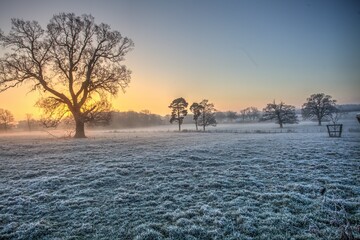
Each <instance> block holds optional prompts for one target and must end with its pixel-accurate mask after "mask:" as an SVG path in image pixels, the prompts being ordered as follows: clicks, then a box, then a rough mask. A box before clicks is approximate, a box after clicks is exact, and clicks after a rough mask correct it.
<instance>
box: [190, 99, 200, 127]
mask: <svg viewBox="0 0 360 240" xmlns="http://www.w3.org/2000/svg"><path fill="white" fill-rule="evenodd" d="M202 109H203V106H202V105H200V104H199V103H196V102H194V103H193V104H191V106H190V111H191V112H192V113H193V114H194V118H193V119H194V121H195V126H196V131H198V125H199V123H198V120H199V117H200V115H201V111H202Z"/></svg>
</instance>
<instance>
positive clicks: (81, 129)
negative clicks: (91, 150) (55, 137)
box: [74, 119, 86, 138]
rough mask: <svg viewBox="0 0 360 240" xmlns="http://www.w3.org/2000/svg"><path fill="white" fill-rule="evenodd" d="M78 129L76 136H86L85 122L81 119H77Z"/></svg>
mask: <svg viewBox="0 0 360 240" xmlns="http://www.w3.org/2000/svg"><path fill="white" fill-rule="evenodd" d="M75 123H76V129H75V136H74V138H86V136H85V124H84V122H83V121H81V120H79V119H75Z"/></svg>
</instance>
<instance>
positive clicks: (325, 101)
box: [301, 93, 337, 125]
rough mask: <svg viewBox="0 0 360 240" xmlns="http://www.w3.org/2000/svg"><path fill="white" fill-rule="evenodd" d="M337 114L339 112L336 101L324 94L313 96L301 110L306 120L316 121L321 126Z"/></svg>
mask: <svg viewBox="0 0 360 240" xmlns="http://www.w3.org/2000/svg"><path fill="white" fill-rule="evenodd" d="M335 112H337V108H336V100H334V99H332V97H331V96H330V95H325V94H324V93H316V94H312V95H311V96H310V97H308V98H307V99H306V103H304V104H303V105H302V109H301V114H302V116H303V118H304V119H316V120H317V121H318V124H319V125H321V122H322V121H323V120H324V118H326V117H329V118H330V117H331V115H332V114H333V113H335Z"/></svg>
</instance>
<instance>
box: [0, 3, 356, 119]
mask: <svg viewBox="0 0 360 240" xmlns="http://www.w3.org/2000/svg"><path fill="white" fill-rule="evenodd" d="M84 3H85V2H84V1H77V2H71V1H61V2H55V1H45V2H44V1H41V0H36V1H32V2H29V1H2V2H1V3H0V5H1V7H0V29H1V30H2V31H3V32H4V33H5V34H8V32H9V28H10V21H11V18H23V19H24V20H31V21H32V20H36V21H38V22H39V23H40V25H41V26H42V27H43V28H44V27H45V26H46V24H47V23H48V22H49V20H50V18H51V17H52V16H53V15H54V14H57V13H59V12H74V13H75V14H76V15H81V14H91V15H92V16H93V17H94V18H95V22H96V23H102V22H103V23H106V24H109V25H110V27H111V29H113V30H118V31H120V33H121V34H122V35H123V36H127V37H129V38H131V39H132V40H133V41H134V43H135V48H134V50H133V51H131V52H129V53H128V54H127V55H126V60H125V61H124V64H125V65H126V66H127V67H129V69H130V70H132V79H131V82H130V86H129V88H127V89H126V93H125V94H123V93H122V92H120V93H119V94H118V96H117V97H113V98H112V103H113V107H114V109H116V110H118V111H129V110H133V111H136V112H139V111H142V110H145V109H146V110H149V111H150V112H151V113H154V114H158V115H161V116H165V115H167V114H169V113H170V109H169V108H168V105H169V104H170V103H171V101H172V100H173V99H175V98H177V97H184V98H185V99H186V100H187V101H188V102H189V104H191V103H192V102H198V101H201V100H202V99H208V100H209V101H210V102H212V103H214V105H215V108H216V109H218V110H219V111H236V112H239V111H240V110H241V109H244V108H246V107H250V106H254V107H257V108H258V109H259V110H262V109H263V108H264V107H265V106H266V104H267V103H270V102H272V101H273V100H276V101H277V102H280V101H283V102H285V103H286V104H290V105H294V106H295V107H296V108H299V107H300V108H301V105H302V104H303V103H304V102H305V101H306V98H308V97H309V96H310V95H311V94H314V93H325V94H328V95H331V96H332V97H333V99H336V100H337V101H338V104H360V96H359V94H358V90H359V89H360V81H359V79H358V78H359V76H360V49H359V48H358V47H357V43H358V42H360V30H359V29H358V28H357V26H358V25H359V24H360V3H359V2H356V1H349V2H342V1H331V2H328V1H318V2H304V1H298V2H287V1H274V2H271V4H269V3H267V2H265V1H259V2H251V1H228V2H226V3H225V4H224V3H221V2H220V1H197V2H193V1H183V2H167V1H151V2H147V1H136V2H133V1H107V2H106V3H107V5H102V3H98V2H96V1H86V4H85V5H84ZM34 16H35V17H34ZM3 52H4V51H3V48H1V49H0V54H1V55H2V53H3ZM30 88H31V86H30V85H24V86H21V87H19V88H14V89H9V90H7V91H5V92H2V93H0V108H3V109H7V110H9V111H11V112H12V113H13V115H14V117H15V120H17V121H19V120H21V119H24V118H25V115H26V113H32V114H33V115H34V116H39V112H38V109H37V108H35V107H34V104H35V103H36V100H37V99H38V96H39V95H38V93H36V92H32V93H27V92H28V91H29V89H30Z"/></svg>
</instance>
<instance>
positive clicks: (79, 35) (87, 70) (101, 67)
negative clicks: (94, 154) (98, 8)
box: [0, 13, 134, 138]
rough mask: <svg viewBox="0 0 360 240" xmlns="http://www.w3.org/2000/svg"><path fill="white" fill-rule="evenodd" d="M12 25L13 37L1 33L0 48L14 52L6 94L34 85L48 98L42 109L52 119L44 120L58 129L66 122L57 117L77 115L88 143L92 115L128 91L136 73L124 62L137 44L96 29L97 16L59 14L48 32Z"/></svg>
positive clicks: (0, 72) (0, 78)
mask: <svg viewBox="0 0 360 240" xmlns="http://www.w3.org/2000/svg"><path fill="white" fill-rule="evenodd" d="M11 23H12V27H11V30H10V33H9V34H8V35H4V34H2V32H1V31H0V44H1V45H2V46H4V47H5V48H8V49H9V52H10V53H9V54H7V53H5V54H4V57H2V58H1V59H0V92H1V91H5V90H7V89H9V88H12V87H15V86H18V85H21V84H23V83H30V84H32V90H39V91H41V92H42V94H43V95H44V98H43V99H40V100H39V102H38V104H37V106H39V107H43V108H45V111H44V113H45V114H46V113H47V114H49V115H48V116H46V117H44V119H45V120H46V121H47V120H49V122H52V123H55V124H56V123H58V122H59V121H60V120H59V119H51V118H52V117H66V116H69V115H71V116H73V118H74V120H75V123H76V124H75V126H76V127H75V128H76V133H75V135H74V137H76V138H84V137H85V129H84V124H85V122H88V121H90V120H91V119H92V116H91V113H94V112H97V111H100V110H101V109H99V107H98V106H99V105H103V103H104V101H107V100H108V98H109V97H110V96H114V95H116V94H117V93H118V92H119V90H120V89H121V90H123V91H124V89H125V88H126V87H127V86H128V84H129V82H130V74H131V72H130V71H129V70H128V69H127V68H126V66H125V65H123V64H122V62H123V61H124V57H125V55H126V54H127V53H128V52H129V51H130V50H131V49H132V48H133V46H134V45H133V42H132V41H131V39H129V38H127V37H123V36H122V35H121V34H120V32H118V31H113V30H111V28H110V26H109V25H107V24H104V23H101V24H95V22H94V18H93V17H92V16H91V15H82V16H76V15H75V14H73V13H61V14H57V15H54V16H53V17H52V19H50V22H49V24H48V25H47V27H46V29H43V28H42V27H41V26H40V25H39V23H38V22H36V21H24V20H22V19H12V22H11ZM4 52H5V51H4ZM56 112H59V113H56ZM52 120H53V121H52Z"/></svg>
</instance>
